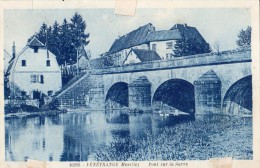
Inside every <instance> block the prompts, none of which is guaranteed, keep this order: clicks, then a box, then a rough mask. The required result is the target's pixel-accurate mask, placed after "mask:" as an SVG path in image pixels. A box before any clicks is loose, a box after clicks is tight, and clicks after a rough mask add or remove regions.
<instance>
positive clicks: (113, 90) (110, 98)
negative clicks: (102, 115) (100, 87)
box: [105, 82, 129, 109]
mask: <svg viewBox="0 0 260 168" xmlns="http://www.w3.org/2000/svg"><path fill="white" fill-rule="evenodd" d="M128 105H129V100H128V83H126V82H117V83H114V84H113V85H112V86H111V87H110V88H109V89H108V91H107V94H106V97H105V108H106V109H120V108H124V107H128Z"/></svg>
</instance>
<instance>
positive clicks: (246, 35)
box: [236, 26, 252, 47]
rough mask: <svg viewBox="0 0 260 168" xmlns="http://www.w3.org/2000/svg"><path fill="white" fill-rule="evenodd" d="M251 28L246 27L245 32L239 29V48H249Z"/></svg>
mask: <svg viewBox="0 0 260 168" xmlns="http://www.w3.org/2000/svg"><path fill="white" fill-rule="evenodd" d="M251 32H252V28H251V26H248V27H247V29H246V30H243V29H241V30H240V31H239V33H238V35H237V36H238V40H237V41H236V42H237V45H238V46H239V47H248V46H251Z"/></svg>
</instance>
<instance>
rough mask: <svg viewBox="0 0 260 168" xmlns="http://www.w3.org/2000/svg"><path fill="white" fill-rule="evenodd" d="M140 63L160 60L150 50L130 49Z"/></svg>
mask: <svg viewBox="0 0 260 168" xmlns="http://www.w3.org/2000/svg"><path fill="white" fill-rule="evenodd" d="M132 51H133V52H134V53H135V55H136V56H137V57H138V58H139V60H140V61H141V62H147V61H155V60H161V57H160V56H159V55H158V54H157V53H156V52H155V51H152V50H142V49H132Z"/></svg>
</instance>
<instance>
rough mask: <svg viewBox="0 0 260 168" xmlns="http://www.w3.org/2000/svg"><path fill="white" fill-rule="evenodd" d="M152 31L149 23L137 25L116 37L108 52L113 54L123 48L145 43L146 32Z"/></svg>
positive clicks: (152, 28)
mask: <svg viewBox="0 0 260 168" xmlns="http://www.w3.org/2000/svg"><path fill="white" fill-rule="evenodd" d="M153 31H155V29H154V27H153V25H152V24H151V23H148V24H146V25H144V26H141V27H139V28H138V29H136V30H134V31H132V32H130V33H128V34H126V35H124V36H122V37H120V38H119V39H116V40H115V41H114V43H113V44H112V46H111V48H110V49H109V51H108V54H113V53H116V52H119V51H121V50H123V49H126V48H131V47H133V46H137V45H140V44H144V43H146V38H147V34H149V33H150V32H153Z"/></svg>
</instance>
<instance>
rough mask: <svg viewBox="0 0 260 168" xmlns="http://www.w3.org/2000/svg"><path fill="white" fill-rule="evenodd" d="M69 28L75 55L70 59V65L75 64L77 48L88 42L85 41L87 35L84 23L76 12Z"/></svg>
mask: <svg viewBox="0 0 260 168" xmlns="http://www.w3.org/2000/svg"><path fill="white" fill-rule="evenodd" d="M70 28H71V36H72V45H73V47H74V50H75V53H76V55H75V54H73V55H72V57H71V58H70V59H71V61H72V63H75V62H77V52H78V50H79V47H81V46H86V45H88V44H89V40H87V38H89V34H86V33H85V29H86V23H85V21H84V20H83V19H82V16H81V15H80V14H78V13H77V12H76V13H75V14H74V15H73V17H72V18H71V24H70Z"/></svg>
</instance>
